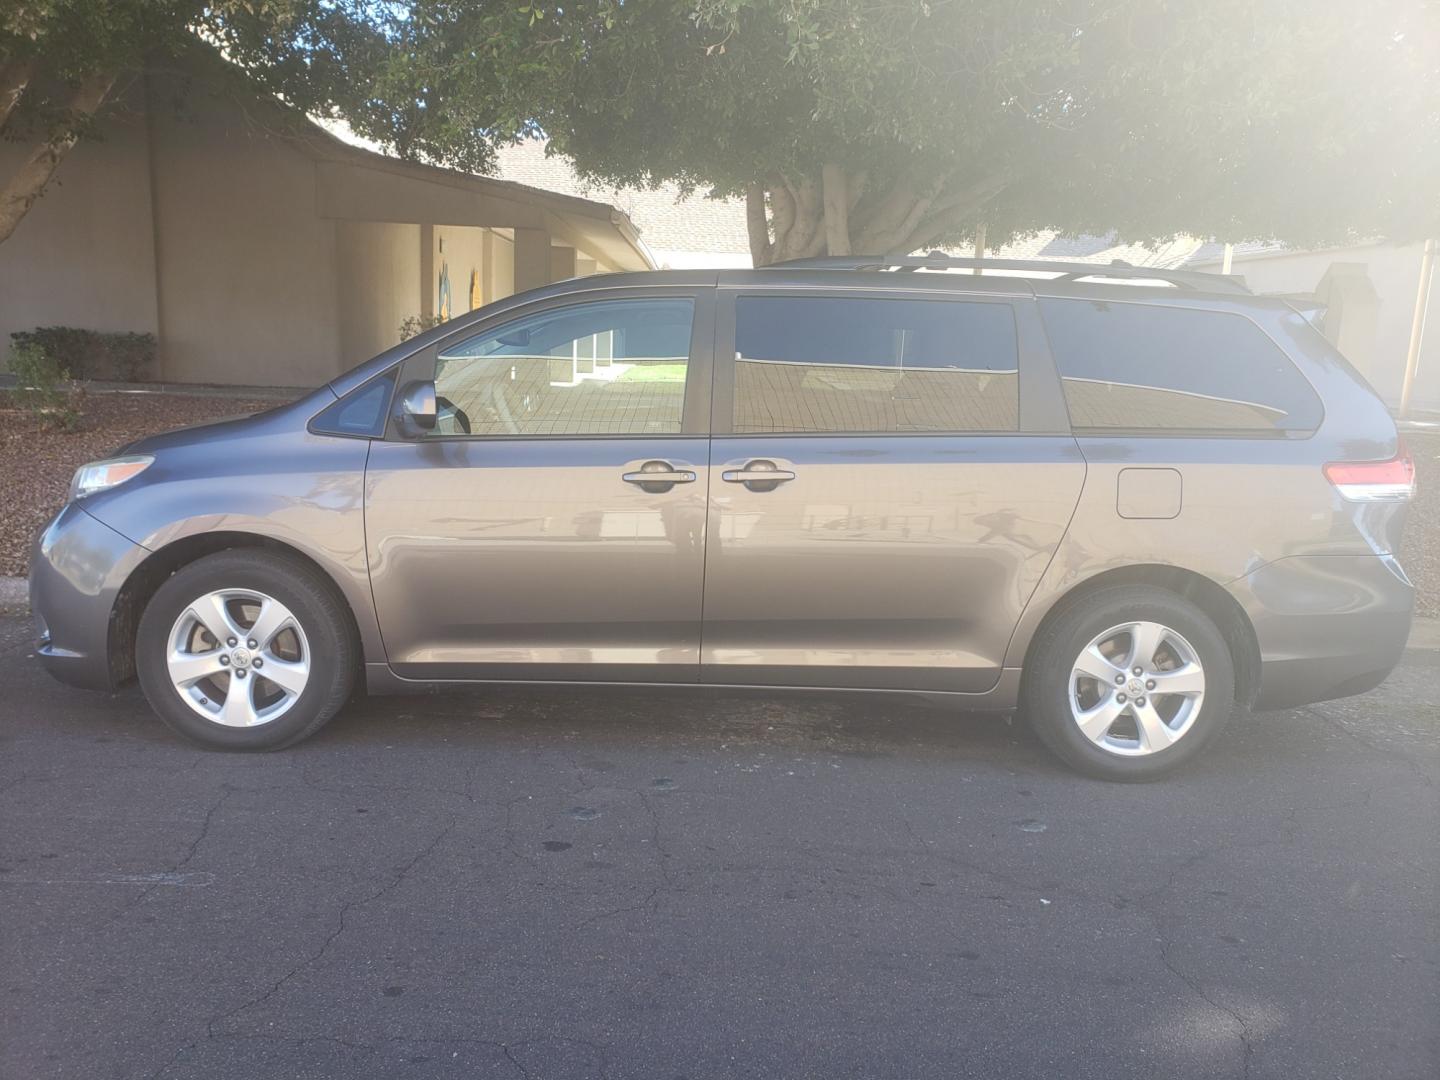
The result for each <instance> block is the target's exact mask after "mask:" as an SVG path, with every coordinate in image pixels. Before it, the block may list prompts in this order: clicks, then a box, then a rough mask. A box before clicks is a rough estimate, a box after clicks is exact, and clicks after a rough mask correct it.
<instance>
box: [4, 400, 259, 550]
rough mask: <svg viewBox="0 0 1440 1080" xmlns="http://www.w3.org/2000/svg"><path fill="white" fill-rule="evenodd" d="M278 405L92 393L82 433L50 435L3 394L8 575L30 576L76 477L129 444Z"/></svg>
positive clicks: (242, 401) (88, 401)
mask: <svg viewBox="0 0 1440 1080" xmlns="http://www.w3.org/2000/svg"><path fill="white" fill-rule="evenodd" d="M274 404H275V402H273V401H244V400H238V399H236V398H207V397H181V396H178V395H170V394H92V395H90V396H89V398H87V400H86V402H85V419H84V421H83V422H82V425H81V428H80V430H79V431H73V432H62V431H46V430H43V429H42V428H41V427H40V425H39V424H38V423H37V422H36V421H35V419H34V418H33V417H31V416H30V415H29V414H28V413H26V412H24V411H23V410H21V409H18V408H16V407H15V406H14V404H13V402H12V399H11V395H10V394H9V393H5V392H0V477H4V478H5V486H4V499H3V505H0V576H8V575H17V576H18V575H23V574H24V573H25V572H26V564H27V561H28V559H29V555H30V542H31V540H32V539H34V536H35V533H36V532H37V531H38V530H39V529H40V527H41V526H42V525H44V524H45V521H46V519H47V518H49V517H50V515H51V514H53V513H54V512H55V511H56V510H57V509H58V508H59V507H60V504H61V503H63V502H64V501H65V492H66V491H67V490H68V489H69V486H70V477H71V476H72V475H73V474H74V472H75V469H76V468H77V467H78V466H80V465H83V464H84V463H85V462H87V461H94V460H95V459H96V458H102V457H104V456H105V455H106V454H109V453H110V452H111V451H113V450H114V449H116V448H117V447H119V446H123V445H124V444H125V443H128V442H131V441H132V440H135V439H138V438H141V437H142V436H145V435H154V434H156V433H157V432H161V431H171V430H173V429H175V428H179V427H188V426H191V425H193V424H202V423H208V422H209V421H211V420H223V419H225V418H227V417H231V416H242V415H245V414H246V413H252V412H256V411H257V410H260V409H268V408H270V407H271V406H273V405H274Z"/></svg>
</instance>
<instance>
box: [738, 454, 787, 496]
mask: <svg viewBox="0 0 1440 1080" xmlns="http://www.w3.org/2000/svg"><path fill="white" fill-rule="evenodd" d="M720 479H721V480H724V481H725V482H726V483H727V484H744V485H745V486H746V487H747V488H749V489H750V490H751V491H774V490H775V489H776V488H777V487H779V486H780V485H781V484H783V483H785V481H787V480H794V479H795V474H794V473H793V472H791V471H790V470H789V469H782V468H779V467H778V466H777V465H776V464H775V463H774V462H773V461H764V460H760V461H749V462H746V463H745V467H744V468H743V469H726V470H725V471H724V472H722V473H721V474H720Z"/></svg>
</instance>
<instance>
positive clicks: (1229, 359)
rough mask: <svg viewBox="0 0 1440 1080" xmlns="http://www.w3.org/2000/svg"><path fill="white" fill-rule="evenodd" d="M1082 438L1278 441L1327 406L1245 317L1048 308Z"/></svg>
mask: <svg viewBox="0 0 1440 1080" xmlns="http://www.w3.org/2000/svg"><path fill="white" fill-rule="evenodd" d="M1040 311H1041V313H1042V315H1043V316H1044V319H1045V329H1046V332H1047V333H1048V334H1049V337H1050V347H1051V351H1052V352H1053V353H1054V355H1055V363H1056V365H1057V366H1058V367H1059V369H1060V377H1061V379H1062V380H1063V383H1064V388H1065V403H1066V405H1067V406H1068V407H1069V410H1070V423H1071V426H1072V427H1074V428H1075V429H1076V430H1077V431H1081V432H1085V431H1135V432H1156V433H1160V434H1166V435H1181V434H1187V433H1193V434H1200V435H1207V434H1208V435H1226V434H1229V435H1251V434H1260V435H1274V434H1284V433H1286V432H1308V431H1313V430H1314V429H1315V428H1317V427H1318V426H1319V425H1320V418H1321V406H1320V399H1319V398H1318V397H1316V396H1315V391H1314V390H1313V389H1311V387H1310V384H1309V383H1308V382H1306V381H1305V377H1304V376H1303V375H1301V374H1300V372H1299V371H1297V370H1296V369H1295V365H1294V364H1292V363H1291V362H1290V358H1289V357H1287V356H1286V355H1285V353H1284V352H1283V351H1281V349H1280V347H1279V346H1278V345H1276V344H1275V342H1273V341H1271V340H1270V338H1269V337H1267V336H1266V334H1265V332H1264V331H1263V330H1261V329H1260V328H1259V327H1258V326H1256V325H1255V324H1254V323H1253V322H1251V321H1250V320H1249V319H1247V318H1245V317H1244V316H1243V315H1235V314H1231V313H1229V312H1223V311H1205V310H1202V309H1198V308H1180V307H1165V306H1163V305H1154V304H1125V303H1107V302H1104V301H1093V300H1041V301H1040Z"/></svg>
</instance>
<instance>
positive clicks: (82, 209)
mask: <svg viewBox="0 0 1440 1080" xmlns="http://www.w3.org/2000/svg"><path fill="white" fill-rule="evenodd" d="M187 88H188V90H189V93H188V95H187V96H186V99H185V104H184V107H183V108H182V109H177V108H176V107H175V105H174V102H175V100H176V98H177V96H178V95H179V94H180V91H181V87H180V85H179V84H171V83H169V82H167V81H166V80H165V79H161V78H158V77H157V79H156V80H155V81H154V82H153V83H152V84H151V85H149V86H147V85H146V82H145V81H144V80H137V82H136V83H135V85H134V87H133V88H132V89H131V91H130V92H129V95H128V98H127V100H126V101H125V102H124V103H123V104H124V108H123V109H120V110H117V111H115V112H113V113H111V114H110V115H109V116H108V117H107V118H106V120H105V122H104V126H103V128H102V132H101V134H102V136H103V138H102V139H101V140H99V141H87V142H84V143H81V144H80V145H79V146H78V147H77V148H76V149H75V150H74V151H73V152H72V153H71V154H70V155H69V156H68V157H67V158H66V160H65V161H63V162H62V163H61V166H60V169H59V171H58V173H57V180H56V182H55V183H54V184H52V186H51V188H50V189H49V191H48V192H47V194H46V195H45V197H44V198H43V199H41V200H40V202H39V203H38V204H37V205H36V207H35V208H34V209H33V210H32V211H31V212H30V213H29V214H28V215H27V216H26V218H25V220H24V221H22V222H21V223H20V226H19V228H18V229H17V230H16V232H15V233H14V235H13V236H12V237H11V238H10V239H9V240H7V241H6V242H4V243H3V244H0V334H7V335H8V333H10V332H11V331H14V330H24V329H31V328H33V327H35V326H41V325H64V326H75V327H87V328H92V329H99V330H140V331H149V332H152V333H155V334H156V336H157V337H158V338H159V341H160V366H159V370H158V371H155V372H152V373H150V374H151V375H152V377H156V378H160V379H164V380H168V381H175V382H202V383H240V384H262V385H273V386H314V385H317V384H319V383H322V382H325V381H327V380H329V379H331V378H333V377H334V376H335V375H337V374H339V373H340V372H341V371H344V370H345V369H347V368H349V367H351V366H353V365H354V364H356V363H359V362H361V361H363V360H365V359H367V358H369V357H370V356H372V355H374V354H375V353H378V352H380V351H382V350H384V349H385V348H388V347H389V346H391V345H393V344H395V342H396V341H397V340H398V338H399V327H400V324H401V322H402V321H403V320H404V319H405V318H406V317H407V316H411V315H422V314H432V313H433V304H434V300H435V295H436V291H437V286H438V275H439V271H440V268H441V266H442V265H448V267H449V276H450V283H451V290H452V294H451V295H452V307H451V312H450V313H451V315H452V316H458V315H462V314H464V313H466V312H467V311H469V310H470V307H471V294H470V276H471V271H472V270H475V271H478V280H479V282H480V286H481V293H482V295H481V301H482V302H483V303H490V302H491V301H493V300H496V299H500V298H503V297H505V296H508V295H510V294H511V293H513V292H514V290H515V256H514V242H513V239H512V237H513V230H512V229H510V228H506V227H505V226H509V225H512V224H513V225H514V226H519V227H522V228H524V229H526V230H528V231H527V233H526V235H527V236H528V237H530V238H531V239H532V240H535V241H537V245H536V246H537V249H538V251H540V252H543V253H544V254H545V255H547V256H548V255H549V253H550V247H549V245H550V243H551V237H552V230H555V229H559V230H561V231H563V232H565V233H566V235H567V236H570V237H572V238H576V239H575V242H583V243H584V244H585V245H586V246H587V247H595V248H597V249H598V250H603V251H609V250H610V249H611V248H615V249H616V250H617V251H620V256H623V258H624V259H626V260H629V261H630V262H632V263H634V264H635V265H636V266H637V267H638V266H642V265H644V262H643V253H642V252H641V251H640V249H638V248H635V247H633V246H627V245H628V244H629V241H627V240H626V239H625V237H624V235H622V232H621V231H620V230H619V229H617V228H616V227H615V225H614V224H613V223H612V221H611V220H610V218H609V216H608V208H603V207H596V206H594V205H580V204H578V203H577V202H576V201H575V200H571V203H573V204H575V205H573V206H572V205H569V204H567V205H566V206H563V207H561V208H559V209H557V208H556V207H555V206H554V202H555V199H556V197H555V196H550V195H546V194H543V193H540V192H534V191H528V190H527V189H524V188H520V187H518V186H516V185H504V184H498V183H495V182H488V181H478V180H472V179H470V178H466V177H462V176H457V175H455V174H446V173H444V172H443V171H441V170H434V169H429V168H427V167H424V166H411V165H405V164H402V163H399V162H395V161H390V160H386V159H380V158H376V157H374V156H372V155H368V154H365V153H364V152H361V151H350V150H346V149H345V148H343V147H339V146H336V145H334V144H331V143H328V142H327V141H326V140H325V139H324V138H323V137H312V141H311V142H309V143H301V142H297V141H295V140H294V139H292V138H289V137H286V136H285V135H282V134H279V133H277V132H275V131H272V130H271V129H270V128H271V127H273V126H274V125H273V124H272V125H270V127H267V126H266V124H265V122H264V120H263V117H262V116H257V115H256V114H263V113H264V111H265V107H264V106H263V105H260V104H254V105H252V106H251V107H249V108H248V109H242V108H241V107H240V106H239V105H238V104H236V103H235V102H234V101H233V100H231V99H230V98H228V97H227V98H220V97H218V96H216V95H213V94H209V93H207V92H206V91H205V90H204V89H203V82H202V81H201V80H198V79H197V80H196V81H195V82H194V83H193V84H187ZM147 102H148V103H153V104H154V107H153V108H147ZM23 152H24V148H23V147H19V146H16V145H14V144H6V143H0V175H3V170H4V168H5V166H6V165H7V164H12V163H14V162H15V161H16V160H17V159H18V157H19V155H20V154H22V153H23ZM602 211H604V212H602ZM557 215H558V216H557ZM457 221H458V222H461V223H459V224H457ZM497 230H499V231H497ZM560 242H561V243H567V241H563V240H562V241H560ZM442 246H443V251H442V250H441V249H442ZM622 249H623V250H622ZM567 250H568V248H567ZM538 261H539V262H543V264H544V265H543V268H542V269H543V271H544V272H542V273H541V274H540V275H539V277H540V279H541V282H540V283H543V280H548V271H549V268H550V262H549V260H548V259H544V260H538ZM6 346H8V340H6V339H5V338H0V353H3V351H4V349H5V347H6Z"/></svg>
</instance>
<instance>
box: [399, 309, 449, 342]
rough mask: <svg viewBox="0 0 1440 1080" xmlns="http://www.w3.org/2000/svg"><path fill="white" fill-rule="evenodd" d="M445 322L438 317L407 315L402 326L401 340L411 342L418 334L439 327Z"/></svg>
mask: <svg viewBox="0 0 1440 1080" xmlns="http://www.w3.org/2000/svg"><path fill="white" fill-rule="evenodd" d="M444 321H445V320H444V319H442V318H440V316H438V315H406V316H405V319H404V321H403V322H402V323H401V324H400V340H401V341H409V340H410V339H411V338H412V337H415V336H416V335H417V334H423V333H424V332H425V331H426V330H429V329H432V328H433V327H436V326H439V325H440V324H441V323H442V322H444Z"/></svg>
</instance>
